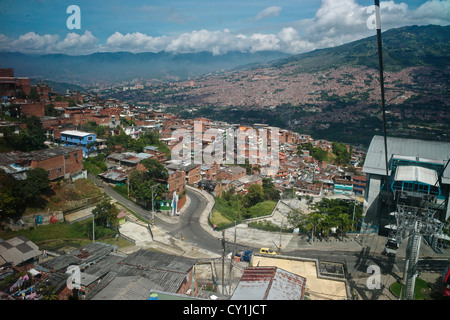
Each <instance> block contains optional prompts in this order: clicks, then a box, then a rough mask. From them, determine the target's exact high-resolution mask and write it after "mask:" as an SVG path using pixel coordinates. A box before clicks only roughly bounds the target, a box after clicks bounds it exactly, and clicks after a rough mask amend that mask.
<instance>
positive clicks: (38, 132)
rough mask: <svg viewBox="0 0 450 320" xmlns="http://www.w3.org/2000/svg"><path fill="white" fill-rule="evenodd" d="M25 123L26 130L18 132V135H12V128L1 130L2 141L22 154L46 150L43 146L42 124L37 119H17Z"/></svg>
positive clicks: (44, 137) (44, 138) (43, 133)
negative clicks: (22, 152)
mask: <svg viewBox="0 0 450 320" xmlns="http://www.w3.org/2000/svg"><path fill="white" fill-rule="evenodd" d="M19 120H22V121H24V122H25V124H26V128H24V129H22V130H20V132H19V133H18V134H16V133H14V131H13V130H14V129H13V127H7V128H5V129H3V134H4V141H5V142H6V144H7V145H8V146H9V147H10V148H12V149H14V150H19V151H24V152H30V151H34V150H41V149H46V148H47V146H46V145H45V144H44V142H45V140H46V136H45V132H44V129H43V128H42V122H41V121H40V120H39V118H37V117H34V116H32V117H27V118H25V119H19Z"/></svg>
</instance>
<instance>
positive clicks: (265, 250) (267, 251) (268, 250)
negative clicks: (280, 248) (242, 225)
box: [259, 248, 277, 254]
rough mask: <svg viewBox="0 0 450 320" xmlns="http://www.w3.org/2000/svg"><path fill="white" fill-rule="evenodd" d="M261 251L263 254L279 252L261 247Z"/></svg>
mask: <svg viewBox="0 0 450 320" xmlns="http://www.w3.org/2000/svg"><path fill="white" fill-rule="evenodd" d="M259 253H262V254H277V253H276V252H275V251H273V250H270V249H269V248H261V249H259Z"/></svg>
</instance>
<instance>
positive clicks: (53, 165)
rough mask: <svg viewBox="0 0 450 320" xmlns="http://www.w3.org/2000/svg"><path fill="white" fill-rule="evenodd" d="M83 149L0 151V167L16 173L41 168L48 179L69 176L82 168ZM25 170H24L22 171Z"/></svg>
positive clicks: (60, 148)
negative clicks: (47, 174)
mask: <svg viewBox="0 0 450 320" xmlns="http://www.w3.org/2000/svg"><path fill="white" fill-rule="evenodd" d="M82 161H83V149H81V148H78V147H64V146H59V147H57V148H51V149H43V150H37V151H31V152H20V151H12V152H5V153H0V169H3V170H5V171H6V172H9V173H13V174H14V173H16V172H19V171H20V168H22V170H25V169H26V168H43V169H45V170H47V172H48V173H49V177H48V178H49V179H50V180H56V179H59V178H66V179H67V178H70V177H72V176H73V175H75V174H77V173H81V171H82V170H83V162H82ZM24 172H25V171H24Z"/></svg>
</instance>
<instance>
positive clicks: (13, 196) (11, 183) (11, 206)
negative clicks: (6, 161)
mask: <svg viewBox="0 0 450 320" xmlns="http://www.w3.org/2000/svg"><path fill="white" fill-rule="evenodd" d="M23 210H24V205H23V201H22V197H21V195H20V187H19V184H18V183H17V180H16V179H14V177H13V176H12V175H10V174H7V173H5V172H4V171H3V170H0V221H5V220H6V219H8V218H11V219H16V218H18V217H20V215H21V213H22V212H23Z"/></svg>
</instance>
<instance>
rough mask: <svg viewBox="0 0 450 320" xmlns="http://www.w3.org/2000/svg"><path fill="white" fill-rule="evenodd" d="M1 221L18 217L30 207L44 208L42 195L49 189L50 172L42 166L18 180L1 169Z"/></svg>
mask: <svg viewBox="0 0 450 320" xmlns="http://www.w3.org/2000/svg"><path fill="white" fill-rule="evenodd" d="M0 183H1V188H0V221H1V220H6V219H7V218H12V219H17V218H19V217H20V216H21V215H22V214H23V213H24V212H25V209H27V208H28V207H33V208H44V207H45V205H46V200H45V199H44V198H43V197H42V195H43V194H44V193H46V192H47V191H49V180H48V172H47V171H46V170H44V169H42V168H35V169H31V170H28V171H27V177H26V179H25V180H16V179H15V178H14V177H13V176H12V175H10V174H7V173H5V172H4V171H3V170H0Z"/></svg>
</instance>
